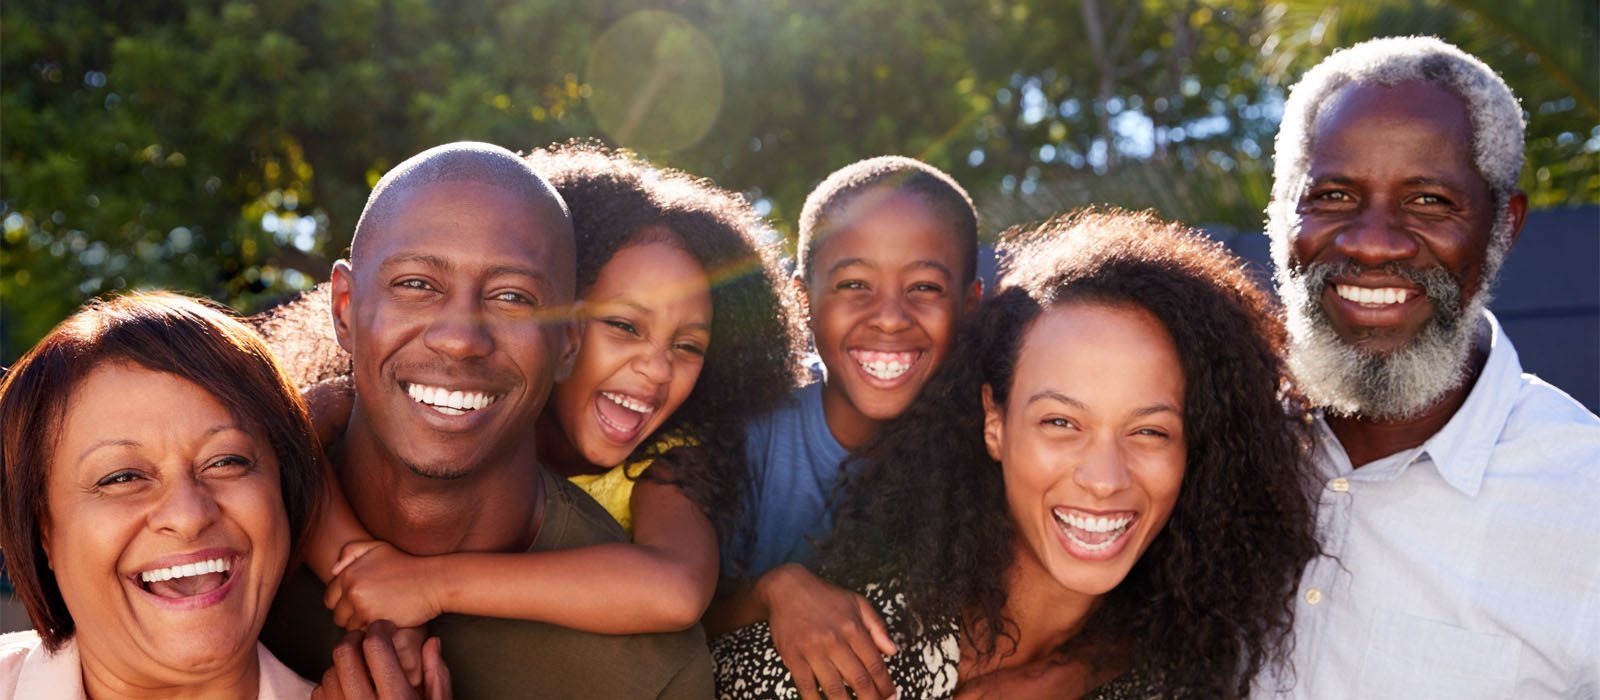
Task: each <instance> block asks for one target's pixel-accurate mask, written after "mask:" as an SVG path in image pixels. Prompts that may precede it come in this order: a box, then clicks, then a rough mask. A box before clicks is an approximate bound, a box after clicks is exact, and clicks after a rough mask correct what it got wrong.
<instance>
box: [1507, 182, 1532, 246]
mask: <svg viewBox="0 0 1600 700" xmlns="http://www.w3.org/2000/svg"><path fill="white" fill-rule="evenodd" d="M1506 216H1509V217H1511V242H1510V243H1508V244H1506V248H1507V249H1510V248H1512V247H1514V246H1516V244H1517V239H1518V238H1521V237H1522V225H1523V224H1524V223H1527V221H1528V193H1527V192H1523V191H1522V190H1517V191H1515V192H1512V193H1511V198H1510V199H1508V200H1506Z"/></svg>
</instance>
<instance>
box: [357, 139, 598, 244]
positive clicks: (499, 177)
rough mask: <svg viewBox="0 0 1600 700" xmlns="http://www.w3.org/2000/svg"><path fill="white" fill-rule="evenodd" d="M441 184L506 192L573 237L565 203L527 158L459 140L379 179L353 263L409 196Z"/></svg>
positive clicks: (369, 200)
mask: <svg viewBox="0 0 1600 700" xmlns="http://www.w3.org/2000/svg"><path fill="white" fill-rule="evenodd" d="M439 183H475V184H480V185H489V186H491V187H497V188H499V189H502V190H505V191H506V192H509V193H511V194H513V195H515V196H516V197H517V198H518V199H520V200H521V201H523V202H525V203H527V205H528V206H530V207H532V208H534V209H536V210H540V211H543V212H550V213H558V216H559V218H560V219H561V220H562V221H563V222H565V226H564V228H565V235H566V236H567V237H568V238H570V237H571V236H572V219H571V216H570V215H569V214H568V212H567V204H566V202H564V201H562V200H561V195H559V194H556V191H555V188H553V187H551V186H550V183H549V182H546V181H545V179H544V178H543V177H542V176H540V175H539V173H536V172H534V171H533V169H532V168H531V167H529V165H528V162H527V161H526V160H523V159H522V158H521V157H519V156H518V155H517V154H515V153H512V152H511V151H509V150H506V149H504V148H501V147H500V146H496V145H494V144H490V143H481V142H477V141H457V142H455V143H447V144H444V145H443V146H435V147H433V148H430V149H428V150H426V151H423V152H421V153H418V154H416V155H414V156H411V157H410V158H407V159H406V161H405V162H403V163H401V164H399V165H397V166H395V167H394V168H393V169H392V170H390V171H389V172H388V173H386V174H384V176H383V179H381V180H378V184H377V185H376V186H375V187H373V188H372V194H371V195H368V197H367V206H366V207H365V208H363V209H362V210H361V219H360V220H359V221H357V222H356V232H355V235H354V236H353V237H352V238H351V240H350V260H351V262H352V263H353V264H356V265H359V264H360V260H361V258H362V257H363V255H362V253H363V252H364V249H365V248H367V247H369V246H368V245H367V244H368V243H369V242H370V240H371V239H372V238H373V237H374V236H378V235H382V234H381V232H382V231H383V230H384V229H385V228H387V227H388V225H389V223H390V221H391V219H392V218H393V216H394V213H395V211H397V210H398V209H399V204H400V203H401V202H402V201H404V200H405V199H406V198H407V196H408V195H410V194H411V193H412V192H414V191H416V190H417V189H419V188H421V187H425V186H427V185H434V184H439ZM568 247H570V243H569V244H568Z"/></svg>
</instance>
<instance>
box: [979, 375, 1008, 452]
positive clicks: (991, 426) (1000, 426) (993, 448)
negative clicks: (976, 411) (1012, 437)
mask: <svg viewBox="0 0 1600 700" xmlns="http://www.w3.org/2000/svg"><path fill="white" fill-rule="evenodd" d="M1005 423H1006V416H1005V412H1004V411H1002V410H1001V409H1000V407H999V406H996V405H995V403H994V389H992V388H990V387H989V385H988V384H985V385H983V444H985V445H987V446H988V447H989V457H991V458H993V459H994V461H996V462H998V461H1000V445H1001V443H1002V442H1004V440H1005Z"/></svg>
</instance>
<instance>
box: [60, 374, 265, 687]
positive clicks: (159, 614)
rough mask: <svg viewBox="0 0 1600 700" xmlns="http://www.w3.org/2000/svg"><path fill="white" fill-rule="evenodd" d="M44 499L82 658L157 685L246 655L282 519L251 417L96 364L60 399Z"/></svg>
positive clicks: (191, 389) (166, 381)
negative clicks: (244, 421)
mask: <svg viewBox="0 0 1600 700" xmlns="http://www.w3.org/2000/svg"><path fill="white" fill-rule="evenodd" d="M129 397H137V399H138V400H136V401H129V400H128V398H129ZM45 499H46V512H47V514H48V516H47V518H46V520H47V522H46V523H44V526H43V540H44V549H45V552H46V554H47V556H48V558H49V561H50V568H51V570H52V571H53V572H54V574H55V578H56V581H57V583H58V584H59V585H60V587H61V595H62V598H63V600H65V601H66V604H67V609H68V610H69V611H70V612H71V614H72V619H73V622H74V623H75V624H76V626H77V636H76V638H77V641H78V645H79V649H80V651H81V652H82V654H83V655H84V658H85V663H86V664H87V663H90V660H91V659H92V661H93V663H95V664H96V665H97V666H100V667H104V668H108V669H110V670H112V672H114V673H116V674H118V677H119V678H121V679H123V680H125V681H132V682H145V683H149V684H153V685H154V687H162V686H171V685H186V684H188V682H187V681H186V679H191V680H192V679H194V678H196V677H200V678H204V677H206V676H207V675H212V674H216V673H219V672H225V671H230V670H237V669H238V668H240V666H238V665H239V664H245V665H248V664H253V663H254V662H255V658H256V649H255V646H256V636H257V634H259V633H260V631H261V625H262V623H263V622H264V621H265V619H266V613H267V609H268V607H269V606H270V605H271V602H272V596H273V593H274V592H275V591H276V590H277V588H278V581H279V579H280V578H281V577H282V575H283V570H284V567H285V566H286V565H287V561H288V556H289V522H288V516H287V515H286V513H285V510H284V504H283V496H282V492H281V490H280V485H279V475H278V462H277V459H276V457H275V456H274V453H273V450H272V446H271V445H270V444H269V443H268V442H267V440H266V439H265V438H264V437H263V436H262V435H261V433H260V432H259V431H258V430H257V429H256V428H255V427H254V426H247V425H241V424H240V423H239V422H238V421H236V420H235V419H234V417H233V416H232V415H231V414H230V413H229V412H228V410H227V409H226V408H225V407H224V406H223V405H222V404H221V403H220V402H218V401H217V399H216V398H215V397H213V396H212V395H211V394H210V393H208V392H207V391H206V390H204V389H202V388H201V387H200V386H199V385H196V384H194V383H191V382H188V381H186V380H183V379H179V378H177V377H174V376H173V375H170V374H165V373H161V372H154V371H151V370H147V369H144V368H142V367H139V366H137V365H133V364H128V363H117V362H114V363H108V364H105V365H102V366H101V367H99V368H97V369H95V370H94V371H93V372H91V373H90V374H89V375H87V376H86V377H84V379H83V380H82V381H81V382H80V383H79V384H78V385H77V387H76V388H75V389H74V390H73V392H72V395H71V396H70V397H69V398H68V400H67V403H66V411H65V414H64V415H63V417H62V421H61V426H60V434H59V437H58V440H57V442H56V445H55V451H54V453H53V457H52V459H51V461H50V472H49V476H48V480H47V483H46V492H45Z"/></svg>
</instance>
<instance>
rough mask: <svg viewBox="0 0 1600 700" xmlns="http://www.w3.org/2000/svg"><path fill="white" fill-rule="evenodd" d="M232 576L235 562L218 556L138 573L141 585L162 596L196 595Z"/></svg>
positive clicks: (206, 591) (219, 585)
mask: <svg viewBox="0 0 1600 700" xmlns="http://www.w3.org/2000/svg"><path fill="white" fill-rule="evenodd" d="M231 578H233V562H231V561H229V560H228V559H227V558H223V557H217V558H214V559H207V560H205V561H199V562H194V563H192V564H180V565H177V566H168V567H163V568H159V569H150V570H149V571H142V572H140V573H139V586H140V587H141V588H143V589H144V590H145V591H146V592H147V593H150V594H152V595H155V596H159V597H162V598H171V599H178V598H193V597H195V596H199V595H205V594H207V593H210V592H212V591H215V590H217V589H219V588H222V587H223V586H224V585H227V583H228V581H229V579H231Z"/></svg>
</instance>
